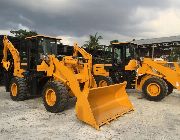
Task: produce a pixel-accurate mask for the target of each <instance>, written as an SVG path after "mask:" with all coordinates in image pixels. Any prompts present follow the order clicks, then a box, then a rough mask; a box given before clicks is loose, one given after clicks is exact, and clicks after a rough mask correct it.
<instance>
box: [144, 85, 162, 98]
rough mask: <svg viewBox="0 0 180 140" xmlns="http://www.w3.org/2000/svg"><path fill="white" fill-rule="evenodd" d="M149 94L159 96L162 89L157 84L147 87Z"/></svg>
mask: <svg viewBox="0 0 180 140" xmlns="http://www.w3.org/2000/svg"><path fill="white" fill-rule="evenodd" d="M147 92H148V94H149V95H151V96H158V95H159V94H160V92H161V88H160V86H159V85H158V84H157V83H151V84H149V85H148V86H147Z"/></svg>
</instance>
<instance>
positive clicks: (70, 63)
mask: <svg viewBox="0 0 180 140" xmlns="http://www.w3.org/2000/svg"><path fill="white" fill-rule="evenodd" d="M74 48H75V49H76V51H77V50H79V49H80V51H79V52H81V51H83V50H81V49H82V48H79V47H78V46H77V44H75V45H74ZM86 57H87V55H86ZM89 57H90V58H91V55H89ZM49 60H50V61H49V64H48V65H47V64H46V65H45V63H46V62H42V64H41V65H39V66H37V70H38V71H45V72H46V73H47V74H48V76H53V77H54V79H55V80H57V81H62V82H64V83H65V84H66V85H67V86H68V87H69V88H70V89H71V92H72V94H73V96H75V97H77V102H76V107H75V108H76V115H77V117H78V118H79V119H80V120H82V121H84V122H86V123H88V124H90V125H91V126H93V127H95V128H96V129H99V127H100V126H101V125H103V124H106V123H108V122H109V121H111V120H113V119H116V118H117V117H119V116H121V115H123V114H125V113H127V112H129V111H131V110H133V106H132V104H131V102H130V100H129V99H128V96H127V93H126V90H125V87H126V82H124V83H121V84H117V85H111V86H105V87H100V88H97V85H96V83H95V80H94V78H93V76H92V74H91V70H92V67H91V66H92V62H91V61H92V59H87V62H86V63H83V64H82V63H80V62H79V61H78V59H76V58H74V57H72V56H65V57H64V58H63V60H62V61H59V60H58V59H57V58H55V56H54V55H51V56H49ZM48 66H49V67H48ZM80 83H84V87H83V89H82V88H80Z"/></svg>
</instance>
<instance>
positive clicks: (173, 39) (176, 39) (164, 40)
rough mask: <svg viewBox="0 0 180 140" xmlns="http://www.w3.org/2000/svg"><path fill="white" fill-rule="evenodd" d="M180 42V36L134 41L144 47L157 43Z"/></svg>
mask: <svg viewBox="0 0 180 140" xmlns="http://www.w3.org/2000/svg"><path fill="white" fill-rule="evenodd" d="M179 41H180V35H178V36H170V37H160V38H152V39H141V40H135V41H133V43H135V44H138V45H143V44H156V43H167V42H179Z"/></svg>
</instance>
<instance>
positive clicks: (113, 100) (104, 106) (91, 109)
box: [77, 82, 134, 129]
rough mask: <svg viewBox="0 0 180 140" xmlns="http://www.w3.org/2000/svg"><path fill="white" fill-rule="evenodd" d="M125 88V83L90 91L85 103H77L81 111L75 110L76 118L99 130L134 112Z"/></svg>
mask: <svg viewBox="0 0 180 140" xmlns="http://www.w3.org/2000/svg"><path fill="white" fill-rule="evenodd" d="M125 88H126V82H124V83H121V84H116V85H111V86H106V87H99V88H93V89H90V91H89V95H88V97H87V98H86V103H85V102H83V101H82V100H81V101H82V102H81V101H79V106H81V109H80V110H77V116H78V118H79V119H80V120H82V121H84V122H86V123H88V124H90V125H92V126H93V127H95V128H96V129H99V127H100V126H102V125H103V124H106V123H107V124H108V123H109V122H110V121H112V120H114V119H116V118H117V117H119V116H121V115H123V114H125V113H127V112H129V111H132V110H134V109H133V105H132V104H131V102H130V100H129V99H128V95H127V93H126V89H125ZM82 108H83V109H82ZM82 111H84V113H83V112H82Z"/></svg>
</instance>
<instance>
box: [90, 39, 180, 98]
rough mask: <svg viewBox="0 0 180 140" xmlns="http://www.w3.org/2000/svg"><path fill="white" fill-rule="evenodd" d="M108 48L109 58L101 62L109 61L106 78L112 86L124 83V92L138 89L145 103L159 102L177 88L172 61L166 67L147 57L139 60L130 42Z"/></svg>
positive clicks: (179, 71) (179, 72) (179, 76)
mask: <svg viewBox="0 0 180 140" xmlns="http://www.w3.org/2000/svg"><path fill="white" fill-rule="evenodd" d="M109 48H110V50H111V52H110V54H111V55H110V58H108V56H107V55H106V56H107V57H105V59H104V62H106V61H105V60H109V59H111V61H110V64H111V65H112V66H111V67H110V68H109V69H108V71H107V76H108V77H111V78H112V80H113V82H114V83H122V82H123V81H127V88H128V89H134V88H135V89H137V90H140V91H142V92H143V94H144V95H145V97H146V98H147V99H148V100H153V101H159V100H161V99H163V98H164V97H165V96H166V95H169V94H170V93H172V91H173V88H174V87H175V88H177V89H178V90H179V89H180V87H179V86H180V68H179V65H178V63H176V62H173V63H171V65H170V62H167V61H156V60H153V59H150V58H144V59H143V60H142V61H141V60H140V58H138V52H137V51H138V48H137V45H136V44H132V43H126V42H124V43H123V42H121V43H113V44H112V45H111V46H110V47H109ZM94 59H95V58H94ZM96 65H98V66H99V67H100V66H101V67H103V66H104V65H105V64H95V65H94V66H93V67H96ZM170 66H171V67H170ZM95 69H96V68H95ZM104 71H106V70H105V69H104Z"/></svg>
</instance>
